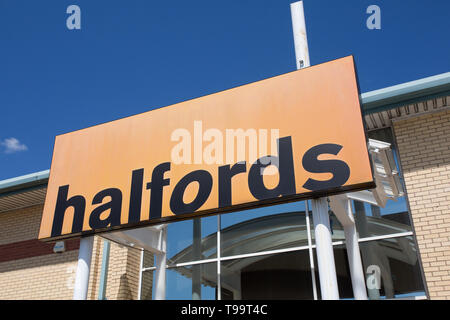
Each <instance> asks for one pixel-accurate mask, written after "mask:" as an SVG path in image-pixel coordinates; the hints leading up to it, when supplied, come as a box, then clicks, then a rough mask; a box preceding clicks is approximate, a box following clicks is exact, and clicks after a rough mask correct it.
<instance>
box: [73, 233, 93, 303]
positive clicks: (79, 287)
mask: <svg viewBox="0 0 450 320" xmlns="http://www.w3.org/2000/svg"><path fill="white" fill-rule="evenodd" d="M93 246H94V237H93V236H90V237H85V238H81V240H80V250H79V251H78V265H77V273H76V275H75V287H74V290H73V300H86V299H87V295H88V287H89V270H90V267H91V259H92V248H93Z"/></svg>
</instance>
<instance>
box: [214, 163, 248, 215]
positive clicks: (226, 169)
mask: <svg viewBox="0 0 450 320" xmlns="http://www.w3.org/2000/svg"><path fill="white" fill-rule="evenodd" d="M245 171H247V167H246V163H245V161H242V162H238V163H236V164H234V165H233V166H232V167H231V168H230V165H226V166H221V167H219V208H223V207H228V206H231V195H232V191H231V178H232V177H233V176H235V175H237V174H238V173H242V172H245Z"/></svg>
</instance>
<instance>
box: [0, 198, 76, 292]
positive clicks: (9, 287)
mask: <svg viewBox="0 0 450 320" xmlns="http://www.w3.org/2000/svg"><path fill="white" fill-rule="evenodd" d="M41 215H42V205H38V206H33V207H29V208H25V209H20V210H15V211H10V212H3V213H1V214H0V247H1V249H2V250H1V251H0V255H2V261H3V262H1V263H0V288H1V290H0V299H71V298H72V295H73V282H74V279H75V270H76V266H77V258H78V250H77V249H75V250H68V251H66V252H64V253H53V252H52V250H51V251H50V252H49V251H48V250H49V248H53V247H52V245H45V244H44V245H42V244H36V243H35V242H36V239H37V235H38V231H39V226H40V222H41ZM15 243H16V244H17V246H15V245H14V244H15ZM14 246H15V247H16V249H15V250H13V252H12V253H11V250H12V249H11V247H14ZM36 248H37V250H38V251H36V250H35V249H36ZM71 249H74V248H71ZM27 255H28V257H27Z"/></svg>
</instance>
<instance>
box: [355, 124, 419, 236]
mask: <svg viewBox="0 0 450 320" xmlns="http://www.w3.org/2000/svg"><path fill="white" fill-rule="evenodd" d="M368 136H369V138H370V139H375V140H379V141H383V142H387V143H390V144H391V150H392V153H393V156H394V162H395V164H396V166H397V170H398V172H399V179H400V182H401V183H402V185H403V176H402V173H401V170H400V164H399V160H398V155H397V146H396V144H395V141H394V138H393V135H392V130H391V128H384V129H380V130H373V131H370V132H368ZM406 201H407V200H406V197H405V195H403V196H401V197H399V198H397V199H396V200H388V201H387V203H386V205H385V207H384V208H382V207H378V206H374V205H370V204H367V203H363V202H359V201H353V204H352V206H353V212H354V214H355V222H356V227H357V230H358V233H359V237H360V238H364V237H371V236H380V235H388V234H394V233H402V232H411V231H412V228H411V222H410V215H409V212H408V205H407V203H406Z"/></svg>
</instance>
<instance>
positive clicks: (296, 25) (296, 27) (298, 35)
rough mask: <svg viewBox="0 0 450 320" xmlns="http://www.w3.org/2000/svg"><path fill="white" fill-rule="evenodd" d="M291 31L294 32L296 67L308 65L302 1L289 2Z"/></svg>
mask: <svg viewBox="0 0 450 320" xmlns="http://www.w3.org/2000/svg"><path fill="white" fill-rule="evenodd" d="M291 18H292V31H293V33H294V46H295V60H296V62H297V69H301V68H305V67H309V66H310V63H309V50H308V38H307V37H306V24H305V13H304V10H303V1H297V2H294V3H291Z"/></svg>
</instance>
